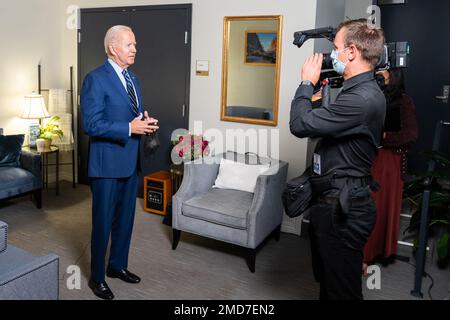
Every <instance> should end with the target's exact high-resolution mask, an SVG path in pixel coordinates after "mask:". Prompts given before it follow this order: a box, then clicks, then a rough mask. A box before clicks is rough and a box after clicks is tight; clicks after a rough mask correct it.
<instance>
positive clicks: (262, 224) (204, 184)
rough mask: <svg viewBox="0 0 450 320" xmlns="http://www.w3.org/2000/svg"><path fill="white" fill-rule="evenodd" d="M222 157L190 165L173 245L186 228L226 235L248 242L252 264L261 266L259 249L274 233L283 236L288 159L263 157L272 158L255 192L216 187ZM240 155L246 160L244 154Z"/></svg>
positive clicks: (176, 206)
mask: <svg viewBox="0 0 450 320" xmlns="http://www.w3.org/2000/svg"><path fill="white" fill-rule="evenodd" d="M222 157H223V155H220V156H219V161H215V162H214V163H211V164H208V163H188V164H185V165H184V177H183V182H182V184H181V186H180V189H179V190H178V192H177V193H176V194H175V195H174V197H173V200H172V201H173V209H172V210H173V212H172V215H173V217H172V227H173V242H172V249H173V250H175V249H176V247H177V245H178V242H179V239H180V235H181V231H185V232H189V233H193V234H197V235H201V236H205V237H208V238H213V239H216V240H220V241H225V242H228V243H231V244H235V245H238V246H241V247H244V248H246V251H247V257H246V258H247V264H248V267H249V269H250V271H251V272H255V259H256V252H257V250H258V249H259V248H260V245H261V244H262V243H263V240H265V239H266V238H267V237H268V236H269V235H271V234H274V235H275V237H276V239H277V240H278V239H279V235H280V228H281V222H282V217H283V206H282V202H281V193H282V191H283V189H284V187H285V184H286V175H287V169H288V163H286V162H284V161H279V160H273V159H270V160H269V159H267V158H261V162H263V163H264V162H265V161H266V162H267V161H270V168H269V170H268V171H266V172H264V173H263V174H261V175H260V176H258V179H257V182H256V187H255V192H254V193H251V192H246V191H240V190H231V189H216V188H212V186H213V185H214V182H215V180H216V177H217V174H218V171H219V164H220V158H222ZM237 161H239V162H242V161H244V156H243V155H239V157H238V158H237Z"/></svg>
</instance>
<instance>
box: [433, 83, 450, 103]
mask: <svg viewBox="0 0 450 320" xmlns="http://www.w3.org/2000/svg"><path fill="white" fill-rule="evenodd" d="M449 92H450V86H449V85H445V86H444V87H443V89H442V96H436V99H439V100H448V96H449Z"/></svg>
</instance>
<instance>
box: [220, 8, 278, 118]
mask: <svg viewBox="0 0 450 320" xmlns="http://www.w3.org/2000/svg"><path fill="white" fill-rule="evenodd" d="M281 31H282V16H281V15H272V16H242V17H240V16H234V17H224V31H223V60H222V102H221V118H220V119H221V120H223V121H235V122H243V123H251V124H260V125H268V126H276V125H277V123H278V93H279V83H280V64H281V35H282V34H281Z"/></svg>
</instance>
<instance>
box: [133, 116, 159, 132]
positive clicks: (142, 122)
mask: <svg viewBox="0 0 450 320" xmlns="http://www.w3.org/2000/svg"><path fill="white" fill-rule="evenodd" d="M157 124H158V120H157V119H155V118H152V117H150V116H149V115H148V112H147V111H144V117H142V113H140V114H139V115H138V116H137V117H136V118H134V119H133V121H131V123H130V125H131V133H132V134H141V135H142V134H149V133H153V132H155V131H156V130H158V129H159V127H158V126H157Z"/></svg>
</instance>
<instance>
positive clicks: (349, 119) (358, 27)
mask: <svg viewBox="0 0 450 320" xmlns="http://www.w3.org/2000/svg"><path fill="white" fill-rule="evenodd" d="M337 31H338V32H337V34H336V37H335V39H334V50H333V52H332V54H331V57H332V59H333V68H334V70H335V71H336V72H337V73H339V74H342V75H343V77H344V83H343V87H342V90H341V91H340V93H339V94H338V95H337V97H336V100H335V102H334V103H331V104H330V105H329V106H322V107H319V108H314V109H313V108H312V106H311V97H312V95H313V86H314V85H315V84H316V83H317V82H318V81H319V78H320V72H321V67H322V60H323V56H322V54H317V53H316V54H314V55H312V56H311V57H309V58H308V59H307V60H306V61H305V63H304V65H303V68H302V72H301V76H302V80H303V81H302V82H301V84H300V86H299V88H298V89H297V92H296V93H295V97H294V99H293V101H292V106H291V114H290V116H291V118H290V130H291V133H292V134H294V135H295V136H297V137H299V138H304V137H312V138H321V140H320V142H319V143H318V145H317V147H316V149H315V152H314V156H313V164H312V165H313V166H312V167H313V173H312V174H313V190H314V192H319V194H318V195H317V196H315V198H314V203H313V206H312V207H311V210H310V221H311V224H310V227H311V229H310V234H311V252H312V262H313V270H314V276H315V278H316V280H317V281H319V282H320V299H362V298H363V297H362V281H361V276H362V262H363V248H364V244H365V243H366V241H367V238H368V237H369V234H370V232H371V231H372V228H373V226H374V224H375V214H376V211H375V205H374V203H373V200H372V198H371V188H370V185H371V184H372V183H371V181H372V180H371V177H370V169H371V167H372V162H373V160H374V158H375V156H376V154H377V147H378V145H379V144H380V140H381V136H382V129H383V122H384V117H385V113H386V100H385V97H384V95H383V92H382V91H381V90H380V88H379V86H378V84H377V82H376V80H375V78H374V68H375V66H376V65H377V63H378V62H379V59H380V57H381V55H382V52H383V45H384V33H383V31H382V30H381V29H377V28H373V27H372V26H368V25H367V20H366V19H359V20H350V21H346V22H343V23H341V24H340V25H339V27H338V29H337ZM324 176H325V178H323V179H322V180H326V181H328V184H327V188H323V186H322V188H321V190H319V189H318V188H317V185H316V184H315V183H314V180H315V178H319V179H317V180H320V178H321V177H324ZM327 177H329V179H328V178H327ZM322 185H323V184H322Z"/></svg>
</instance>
